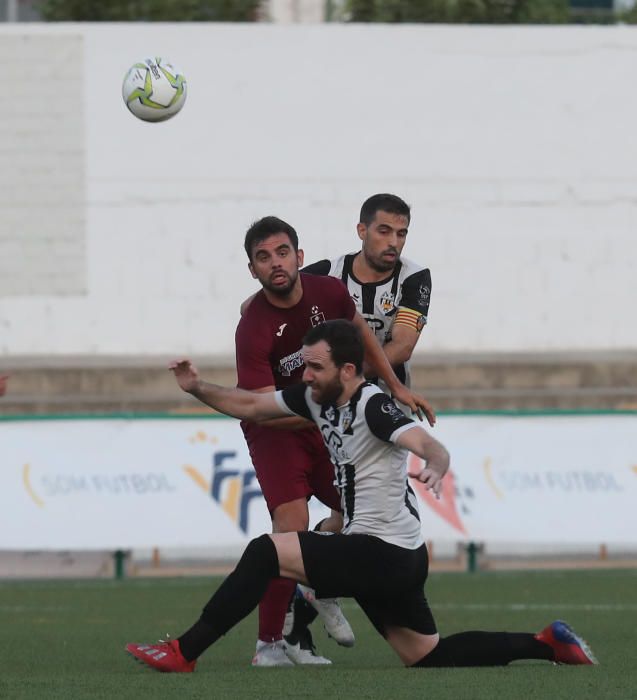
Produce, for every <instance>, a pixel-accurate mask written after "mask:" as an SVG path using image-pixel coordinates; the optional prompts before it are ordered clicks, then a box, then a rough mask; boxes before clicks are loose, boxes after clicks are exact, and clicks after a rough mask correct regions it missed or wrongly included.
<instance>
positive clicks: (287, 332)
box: [236, 216, 434, 666]
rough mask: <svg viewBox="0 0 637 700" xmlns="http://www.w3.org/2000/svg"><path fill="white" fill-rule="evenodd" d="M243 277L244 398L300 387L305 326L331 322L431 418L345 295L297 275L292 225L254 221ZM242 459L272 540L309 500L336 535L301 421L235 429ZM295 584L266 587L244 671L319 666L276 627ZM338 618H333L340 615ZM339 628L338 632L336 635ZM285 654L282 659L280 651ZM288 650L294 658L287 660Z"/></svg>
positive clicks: (315, 443)
mask: <svg viewBox="0 0 637 700" xmlns="http://www.w3.org/2000/svg"><path fill="white" fill-rule="evenodd" d="M245 250H246V253H247V255H248V258H249V260H250V263H249V269H250V272H251V273H252V276H253V277H254V278H255V279H258V280H259V282H260V283H261V286H262V289H261V291H259V292H258V293H257V294H256V295H255V297H254V299H253V301H252V303H251V304H250V306H249V308H248V309H247V310H246V312H245V314H244V315H243V316H242V318H241V321H240V322H239V325H238V327H237V332H236V353H237V356H236V357H237V375H238V386H239V387H240V388H242V389H249V390H252V391H272V390H274V389H275V388H276V389H283V388H284V387H286V386H289V385H290V384H296V383H299V382H300V381H301V378H302V375H303V360H302V356H301V348H302V345H303V337H304V335H305V333H307V331H308V330H309V329H310V328H311V327H312V326H314V325H317V324H319V323H322V322H323V321H326V320H329V319H335V318H346V319H348V320H352V321H353V322H354V323H355V324H356V325H357V326H358V328H359V329H360V331H361V334H362V335H363V338H364V341H365V351H366V361H367V362H368V363H369V364H370V365H372V366H374V367H375V369H376V371H377V374H378V375H379V376H381V377H383V379H385V377H386V378H387V379H386V381H387V382H388V384H389V385H390V386H391V391H392V394H393V395H394V396H395V397H397V398H399V399H400V400H401V401H404V402H405V403H406V404H407V405H409V406H410V407H411V409H412V410H413V411H414V412H416V413H419V414H420V411H421V409H422V410H423V411H424V412H425V414H426V415H427V417H428V419H429V421H430V422H432V421H433V420H434V417H433V413H432V411H431V409H430V407H429V405H428V404H427V403H426V402H425V401H424V400H423V399H422V398H420V397H416V396H415V395H414V394H412V393H411V392H410V391H409V390H408V389H406V388H405V387H404V386H403V385H402V384H401V383H400V382H399V380H398V378H397V377H396V375H395V374H394V371H393V370H392V368H391V366H390V364H389V362H388V361H387V359H386V357H385V355H384V353H383V351H382V349H381V347H380V345H379V344H378V342H377V340H376V338H375V337H374V334H373V333H372V331H371V330H370V329H369V327H368V325H367V323H366V321H365V320H364V319H363V318H362V317H361V316H360V315H359V314H358V313H357V312H356V309H355V306H354V303H353V302H352V300H351V298H350V296H349V293H348V291H347V288H346V287H345V285H343V284H342V282H341V281H340V280H337V279H335V278H332V277H317V276H313V275H305V274H304V273H299V267H300V266H301V265H302V264H303V251H302V250H299V247H298V236H297V234H296V231H295V230H294V228H292V226H290V225H289V224H287V223H286V222H284V221H282V220H281V219H278V218H276V217H272V216H269V217H265V218H263V219H260V220H259V221H257V222H255V223H254V224H253V225H252V226H251V227H250V229H249V230H248V232H247V233H246V237H245ZM242 428H243V432H244V435H245V438H246V442H247V443H248V448H249V451H250V456H251V458H252V462H253V464H254V468H255V471H256V474H257V477H258V479H259V483H260V485H261V489H262V491H263V495H264V497H265V500H266V503H267V505H268V509H269V511H270V514H271V516H272V525H273V531H274V532H295V531H299V530H307V529H308V524H309V515H308V508H307V500H308V498H309V497H310V496H311V495H314V496H316V497H317V498H318V499H319V500H320V501H322V502H323V503H324V504H325V505H327V506H328V507H330V508H332V516H331V517H330V518H328V519H326V520H325V521H323V523H322V524H321V529H324V530H332V531H338V530H339V529H340V525H341V521H340V515H339V514H338V511H339V510H340V499H339V496H338V493H337V491H336V489H335V488H334V485H333V481H334V469H333V466H332V464H331V462H330V460H329V457H328V455H327V451H326V450H325V448H324V445H323V442H322V439H321V436H320V434H319V433H318V430H317V429H316V427H315V426H314V425H313V424H311V423H310V422H309V421H304V420H303V419H300V418H284V419H277V420H276V421H267V422H265V423H258V424H257V423H245V422H244V423H242ZM294 589H295V584H294V582H292V581H289V580H287V579H275V580H274V581H273V582H272V584H271V585H270V587H269V588H268V591H267V592H266V595H265V596H264V599H263V601H262V603H261V605H260V606H259V641H258V642H257V653H256V654H255V657H254V659H253V664H254V665H257V666H261V665H289V664H291V663H292V662H291V661H290V658H294V659H295V660H296V663H317V662H320V661H319V660H322V662H323V663H328V661H327V660H326V659H323V658H322V657H317V656H316V655H312V654H307V653H303V650H300V649H296V650H295V649H290V648H287V649H286V648H285V645H284V643H283V641H282V628H283V620H284V618H285V613H286V610H287V605H288V602H289V601H290V598H291V596H292V594H293V592H294ZM339 615H340V617H339ZM333 622H334V628H333V629H332V630H328V631H330V633H331V634H332V636H335V637H336V639H337V641H340V643H342V644H350V645H351V644H352V643H353V635H352V632H351V628H350V627H349V625H348V624H347V622H346V621H345V620H344V618H343V617H342V614H340V613H337V612H336V610H335V617H334V620H333ZM339 626H340V628H339ZM286 651H287V654H286V653H285V652H286ZM295 651H296V652H297V653H296V654H295Z"/></svg>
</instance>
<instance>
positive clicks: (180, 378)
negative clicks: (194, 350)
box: [168, 358, 199, 394]
mask: <svg viewBox="0 0 637 700" xmlns="http://www.w3.org/2000/svg"><path fill="white" fill-rule="evenodd" d="M168 369H169V370H170V371H171V372H172V373H173V374H174V375H175V379H176V380H177V384H179V386H180V387H181V388H182V389H183V391H186V392H188V393H189V394H192V393H193V391H196V389H197V388H198V387H199V372H198V370H197V368H196V367H195V366H194V365H193V364H192V362H191V361H190V360H189V359H187V358H182V359H179V360H173V361H172V362H171V363H170V364H169V365H168Z"/></svg>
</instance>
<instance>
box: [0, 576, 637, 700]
mask: <svg viewBox="0 0 637 700" xmlns="http://www.w3.org/2000/svg"><path fill="white" fill-rule="evenodd" d="M218 582H219V581H218V580H210V579H202V578H190V579H169V580H156V579H153V580H150V579H135V580H128V581H121V582H120V581H71V582H66V581H60V582H51V581H46V582H15V583H14V582H12V583H0V635H1V638H2V645H1V656H0V697H2V698H89V697H90V698H120V697H125V698H164V697H166V698H167V697H171V698H231V699H232V700H237V699H239V698H280V697H283V698H342V697H353V698H384V699H387V700H391V699H393V698H423V699H424V698H435V700H445V699H446V698H453V699H454V700H458V699H460V698H498V699H508V698H529V699H531V698H577V699H581V698H596V699H599V698H604V699H605V698H635V697H637V663H636V651H637V643H636V640H637V636H636V634H635V632H636V629H637V571H634V570H613V571H568V572H566V571H558V572H555V571H552V572H535V571H531V572H526V571H525V572H506V573H497V572H490V573H478V574H441V573H434V574H432V575H431V578H430V581H429V583H428V587H427V592H428V597H429V600H430V603H431V605H432V608H433V610H434V613H435V615H436V620H437V623H438V627H439V629H440V631H441V633H442V634H443V636H444V635H446V634H450V633H452V632H457V631H461V630H465V629H487V630H489V629H490V630H497V629H501V630H510V631H527V630H528V631H536V630H538V629H540V628H542V627H543V626H544V625H545V624H546V623H548V622H549V621H552V620H554V619H556V618H563V619H565V620H567V621H568V622H569V623H570V624H572V625H573V626H574V627H575V629H576V630H577V631H578V632H579V633H580V634H581V635H582V636H584V637H585V638H586V639H587V640H588V642H589V643H590V645H591V647H592V648H593V651H594V652H595V653H596V655H597V657H598V658H599V660H600V666H596V667H581V666H580V667H567V666H553V665H551V664H547V663H542V662H524V663H523V662H518V663H516V664H514V665H512V666H509V667H505V668H494V669H441V670H416V669H414V670H406V669H403V668H402V667H401V665H400V662H399V660H398V659H397V657H395V656H394V654H393V652H392V651H391V649H390V648H389V647H388V646H387V645H386V644H385V642H384V641H383V640H382V639H381V638H380V637H379V636H378V635H376V633H375V632H374V630H373V629H372V627H371V626H370V624H369V623H368V622H367V620H366V618H365V617H364V616H363V615H362V613H361V612H360V610H359V609H358V608H357V607H356V605H355V604H354V603H353V602H352V601H347V600H346V601H343V607H344V608H345V610H346V614H347V616H348V617H349V619H350V621H351V623H352V626H353V627H354V630H355V632H356V635H357V641H356V646H355V647H354V648H353V649H341V648H340V647H338V646H337V645H336V644H335V643H334V642H332V641H331V640H328V639H327V638H326V636H325V633H324V632H323V630H322V629H321V628H319V627H318V626H317V624H316V623H315V625H314V628H315V629H314V636H315V640H316V641H317V645H318V648H319V651H320V652H322V653H324V654H325V655H327V656H329V657H331V658H332V660H333V662H334V664H333V666H331V667H328V668H321V669H311V668H301V667H296V668H293V669H253V668H252V667H251V666H250V659H251V656H252V652H253V649H254V642H255V634H256V616H255V614H254V613H253V614H252V616H250V617H249V618H248V619H246V620H244V621H243V622H242V623H241V625H239V626H238V627H237V628H235V629H234V630H232V631H231V632H230V633H229V634H228V635H227V637H226V638H225V639H222V640H221V641H220V642H219V643H218V644H217V645H215V646H214V647H212V648H211V649H210V650H209V651H208V652H207V653H206V654H205V655H204V656H203V657H202V659H201V660H200V661H199V665H198V668H197V670H196V672H195V673H194V674H192V675H186V674H184V675H174V676H173V675H165V674H159V673H156V672H153V671H151V670H149V669H145V668H143V667H141V666H140V665H138V664H137V663H136V662H135V661H133V659H132V658H131V657H129V656H128V655H127V654H125V652H124V651H123V648H124V644H125V643H126V642H135V641H144V642H147V641H155V640H156V639H157V638H158V637H161V636H163V635H164V634H165V633H167V632H168V633H170V634H171V635H172V636H178V635H179V634H180V633H181V632H182V631H183V630H184V629H185V628H186V627H187V626H189V624H190V623H191V622H193V621H194V620H195V619H196V617H197V616H198V614H199V611H200V609H201V607H202V606H203V604H204V603H205V602H206V600H207V599H208V597H209V595H210V593H211V591H212V590H213V588H214V587H215V586H216V585H217V584H218Z"/></svg>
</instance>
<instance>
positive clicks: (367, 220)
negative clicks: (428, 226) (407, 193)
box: [359, 193, 411, 226]
mask: <svg viewBox="0 0 637 700" xmlns="http://www.w3.org/2000/svg"><path fill="white" fill-rule="evenodd" d="M377 211H386V212H387V213H388V214H398V215H399V216H406V217H407V222H410V221H411V208H410V207H409V204H407V202H405V201H404V200H402V199H401V198H400V197H399V196H398V195H395V194H387V193H382V194H375V195H372V196H371V197H370V198H369V199H367V200H365V201H364V202H363V206H362V207H361V216H360V219H359V221H360V222H361V223H362V224H365V226H369V225H370V224H371V223H372V221H373V220H374V217H375V216H376V212H377Z"/></svg>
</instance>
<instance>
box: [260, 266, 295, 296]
mask: <svg viewBox="0 0 637 700" xmlns="http://www.w3.org/2000/svg"><path fill="white" fill-rule="evenodd" d="M277 274H283V275H285V276H286V277H287V278H288V281H287V283H286V284H284V285H280V284H279V285H275V284H273V283H272V282H270V280H269V279H259V282H261V286H262V287H263V288H264V289H267V290H268V292H272V294H276V296H278V297H286V296H288V294H289V293H290V292H291V291H292V289H293V288H294V285H295V284H296V280H297V279H298V277H299V271H298V270H297V271H296V272H295V273H294V274H293V275H289V274H288V273H287V272H284V271H281V270H280V271H279V272H277Z"/></svg>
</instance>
